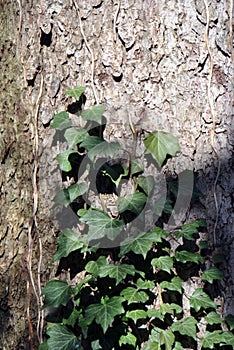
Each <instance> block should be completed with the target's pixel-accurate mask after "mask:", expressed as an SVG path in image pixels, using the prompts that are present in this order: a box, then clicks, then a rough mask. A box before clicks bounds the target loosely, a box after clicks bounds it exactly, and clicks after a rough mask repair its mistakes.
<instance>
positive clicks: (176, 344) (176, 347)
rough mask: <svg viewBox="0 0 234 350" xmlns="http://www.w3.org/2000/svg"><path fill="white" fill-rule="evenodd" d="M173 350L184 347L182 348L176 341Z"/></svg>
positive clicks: (179, 349)
mask: <svg viewBox="0 0 234 350" xmlns="http://www.w3.org/2000/svg"><path fill="white" fill-rule="evenodd" d="M173 350H184V348H183V346H182V345H181V343H179V342H178V341H176V342H175V346H174V348H173Z"/></svg>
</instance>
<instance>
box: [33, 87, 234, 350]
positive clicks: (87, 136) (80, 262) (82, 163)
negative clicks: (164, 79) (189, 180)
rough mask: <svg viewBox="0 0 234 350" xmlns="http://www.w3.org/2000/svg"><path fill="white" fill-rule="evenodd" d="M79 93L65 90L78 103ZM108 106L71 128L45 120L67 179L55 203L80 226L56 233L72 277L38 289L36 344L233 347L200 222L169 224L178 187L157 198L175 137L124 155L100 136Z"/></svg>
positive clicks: (61, 118) (59, 257) (161, 136)
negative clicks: (42, 335)
mask: <svg viewBox="0 0 234 350" xmlns="http://www.w3.org/2000/svg"><path fill="white" fill-rule="evenodd" d="M84 92H85V89H84V88H83V87H78V88H75V89H72V90H68V91H67V92H66V94H67V95H68V96H70V97H71V98H75V100H76V101H81V100H82V99H83V96H84ZM81 105H82V104H81ZM104 112H105V107H104V106H103V105H95V106H94V107H93V108H91V109H86V110H80V112H79V114H80V116H79V117H80V118H81V119H82V120H83V121H85V123H86V125H85V127H83V128H77V127H74V126H73V125H72V121H71V120H70V118H69V113H68V112H66V111H63V112H60V113H58V114H56V115H55V116H54V119H53V123H52V126H51V127H52V128H54V129H56V132H58V133H63V135H64V139H65V140H66V143H67V145H68V148H67V149H66V150H64V151H62V152H61V153H60V154H58V156H57V161H58V164H59V167H60V169H61V171H62V177H63V179H66V180H67V179H69V180H70V181H67V182H69V184H68V185H67V186H66V187H64V188H63V189H61V190H60V191H59V192H58V193H57V194H56V196H55V198H54V202H55V205H58V206H64V207H66V208H71V210H73V211H75V213H76V214H77V226H76V227H67V228H65V229H63V230H62V232H61V234H60V235H59V236H58V237H57V244H58V247H57V251H56V253H55V255H54V262H56V261H60V265H61V268H63V266H66V267H68V266H69V269H70V274H71V281H67V280H66V281H64V280H59V279H54V280H51V281H49V282H48V283H47V284H46V286H45V287H44V288H43V290H42V294H43V295H44V309H45V311H46V314H47V330H46V339H45V341H44V342H43V343H42V344H41V345H40V347H39V349H40V350H43V349H49V350H54V349H57V350H62V349H63V350H64V349H67V350H71V349H85V350H88V349H92V350H99V349H104V350H108V349H110V350H111V349H116V350H117V349H129V350H131V349H143V350H150V349H154V350H159V349H162V350H164V349H165V350H172V349H173V350H182V349H185V348H189V349H206V348H208V349H232V348H233V346H234V336H233V329H234V321H233V319H232V317H227V318H226V319H225V320H224V319H223V317H222V312H221V311H222V310H221V308H220V305H218V304H217V301H216V299H214V295H212V287H213V286H214V285H215V284H217V283H218V282H219V281H220V280H221V279H222V273H221V271H220V270H219V269H218V267H217V266H216V265H217V263H218V258H217V259H216V265H215V264H214V263H213V262H211V261H210V254H209V253H210V251H209V245H208V242H207V241H205V240H204V239H203V238H202V237H203V236H204V235H202V233H204V232H205V230H206V224H205V221H204V220H203V219H200V220H197V221H195V222H190V223H186V224H183V225H182V224H181V226H180V227H176V228H174V229H172V230H165V229H164V223H166V222H167V221H168V217H170V215H172V213H173V204H174V201H175V197H176V196H177V194H178V188H176V185H175V183H174V182H173V183H168V184H167V195H166V198H165V201H163V203H162V199H163V197H160V193H159V196H158V197H157V196H156V195H155V187H156V183H155V177H154V174H155V173H157V172H159V170H158V168H159V167H163V166H164V164H166V162H167V159H168V157H173V156H176V155H177V153H178V152H179V151H180V147H179V142H178V140H177V139H176V138H175V137H174V136H173V135H171V134H170V133H167V132H164V131H153V132H147V133H146V134H145V135H144V138H143V140H142V144H141V147H144V152H143V153H142V154H141V156H139V153H137V152H135V151H136V147H137V144H138V143H136V137H135V138H134V141H133V142H135V144H134V147H133V149H134V151H131V150H130V151H129V158H128V159H127V161H126V160H125V159H124V158H123V157H122V155H123V154H124V153H123V152H122V146H121V144H120V143H119V142H108V141H106V140H105V139H104V136H103V129H104V124H105V123H104V116H103V114H104ZM137 154H138V156H137ZM149 163H150V164H153V165H154V170H153V172H152V174H149V173H147V172H145V169H146V168H147V166H148V164H149ZM159 192H160V191H159ZM110 197H111V198H112V200H114V203H113V201H112V205H111V206H110V203H109V202H108V199H109V198H110ZM149 211H151V212H152V213H153V214H152V217H153V219H151V221H150V219H149V218H148V213H149ZM152 222H153V225H152ZM208 263H209V268H207V267H206V266H208ZM197 281H199V282H197ZM189 284H193V285H192V287H191V286H190V288H187V286H188V285H189ZM213 294H214V293H213Z"/></svg>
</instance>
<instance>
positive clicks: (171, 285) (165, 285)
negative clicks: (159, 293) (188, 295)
mask: <svg viewBox="0 0 234 350" xmlns="http://www.w3.org/2000/svg"><path fill="white" fill-rule="evenodd" d="M182 282H183V280H182V279H181V278H180V277H173V278H172V280H171V282H167V281H163V282H161V283H160V287H161V288H162V289H169V290H175V291H176V292H179V293H182Z"/></svg>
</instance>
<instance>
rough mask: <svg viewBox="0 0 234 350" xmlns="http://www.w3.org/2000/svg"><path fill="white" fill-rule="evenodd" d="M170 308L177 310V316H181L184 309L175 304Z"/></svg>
mask: <svg viewBox="0 0 234 350" xmlns="http://www.w3.org/2000/svg"><path fill="white" fill-rule="evenodd" d="M170 308H171V309H173V310H175V313H176V314H181V312H182V311H183V308H182V307H181V306H180V305H178V304H174V303H171V304H170Z"/></svg>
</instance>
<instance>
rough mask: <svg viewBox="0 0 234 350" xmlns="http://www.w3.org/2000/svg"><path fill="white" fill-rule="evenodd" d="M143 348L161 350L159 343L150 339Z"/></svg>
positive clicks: (143, 349)
mask: <svg viewBox="0 0 234 350" xmlns="http://www.w3.org/2000/svg"><path fill="white" fill-rule="evenodd" d="M142 350H161V348H160V345H159V343H157V342H155V341H151V340H149V341H148V342H147V343H146V344H145V345H144V347H143V348H142Z"/></svg>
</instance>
